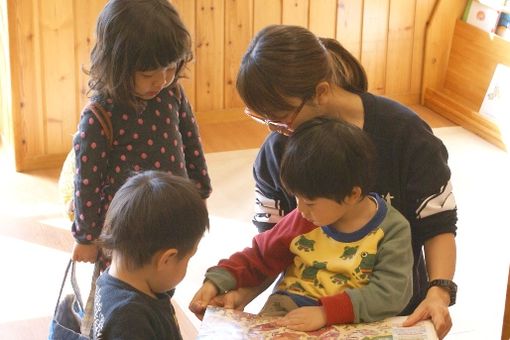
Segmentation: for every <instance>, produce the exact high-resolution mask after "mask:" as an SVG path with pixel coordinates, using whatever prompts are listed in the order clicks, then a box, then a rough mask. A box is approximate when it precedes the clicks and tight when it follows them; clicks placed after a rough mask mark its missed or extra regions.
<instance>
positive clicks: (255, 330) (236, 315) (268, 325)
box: [197, 306, 438, 340]
mask: <svg viewBox="0 0 510 340" xmlns="http://www.w3.org/2000/svg"><path fill="white" fill-rule="evenodd" d="M405 318H406V317H403V316H402V317H393V318H388V319H385V320H382V321H378V322H372V323H362V324H349V325H335V326H329V327H324V328H321V329H319V330H317V331H313V332H300V331H294V330H291V329H288V328H286V327H281V326H277V325H276V324H275V323H274V321H275V320H276V318H268V317H260V316H257V315H255V314H250V313H245V312H240V311H235V310H232V309H223V308H220V307H213V306H209V307H207V310H206V312H205V315H204V319H203V321H202V325H201V326H200V330H199V334H198V336H197V339H200V340H203V339H229V340H231V339H232V340H235V339H243V340H244V339H257V340H259V339H260V340H262V339H279V340H283V339H286V340H301V339H331V340H332V339H339V340H342V339H344V340H358V339H359V340H376V339H377V340H437V339H438V338H437V335H436V332H435V330H434V326H433V325H432V322H430V321H429V320H426V321H420V322H419V323H418V324H416V325H414V326H412V327H402V326H401V325H402V322H403V321H404V320H405Z"/></svg>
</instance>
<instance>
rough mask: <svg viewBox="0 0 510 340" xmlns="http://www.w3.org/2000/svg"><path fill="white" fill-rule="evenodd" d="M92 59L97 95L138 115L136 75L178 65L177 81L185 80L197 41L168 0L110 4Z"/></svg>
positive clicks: (101, 17) (102, 15) (103, 15)
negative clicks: (194, 42)
mask: <svg viewBox="0 0 510 340" xmlns="http://www.w3.org/2000/svg"><path fill="white" fill-rule="evenodd" d="M90 59H91V65H90V70H89V71H88V74H89V75H90V80H89V87H90V90H91V91H92V93H93V95H102V96H107V97H110V98H112V100H113V101H114V102H115V103H117V104H121V105H126V106H127V107H129V108H133V109H135V110H137V111H138V110H140V109H141V107H142V104H141V102H140V101H139V100H138V99H137V98H136V97H135V95H134V75H135V72H137V71H148V70H154V69H157V68H160V67H165V66H167V65H169V64H171V63H173V62H175V63H176V64H177V70H176V76H175V79H176V80H177V79H178V78H179V77H182V75H181V74H182V70H183V68H184V66H185V65H186V63H187V62H189V61H190V60H191V59H193V54H192V52H191V36H190V34H189V32H188V30H187V29H186V27H185V26H184V24H183V23H182V21H181V19H180V17H179V14H178V13H177V11H176V10H175V8H174V7H173V6H172V5H171V4H170V3H169V2H168V0H110V1H109V2H108V3H107V4H106V6H105V7H104V8H103V10H102V11H101V13H100V15H99V18H98V20H97V26H96V44H95V46H94V47H93V49H92V52H91V55H90ZM174 84H175V81H174Z"/></svg>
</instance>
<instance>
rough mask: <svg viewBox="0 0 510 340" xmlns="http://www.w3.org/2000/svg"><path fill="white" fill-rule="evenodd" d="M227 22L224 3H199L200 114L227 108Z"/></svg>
mask: <svg viewBox="0 0 510 340" xmlns="http://www.w3.org/2000/svg"><path fill="white" fill-rule="evenodd" d="M224 19H225V6H224V2H223V1H222V0H197V7H196V22H197V23H200V25H198V26H197V27H196V39H197V45H196V48H197V58H196V86H197V93H198V94H200V95H197V98H196V101H197V102H196V111H198V112H200V111H207V110H213V109H221V108H223V98H224V84H223V81H224V57H225V51H224V41H225V39H224Z"/></svg>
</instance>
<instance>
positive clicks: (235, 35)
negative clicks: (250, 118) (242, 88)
mask: <svg viewBox="0 0 510 340" xmlns="http://www.w3.org/2000/svg"><path fill="white" fill-rule="evenodd" d="M225 14H226V17H225V50H226V51H228V53H225V81H224V84H225V104H224V106H223V107H241V106H243V105H244V104H243V101H242V100H241V98H240V97H239V94H238V93H237V90H236V79H237V72H238V70H239V65H240V64H241V58H242V57H243V55H244V53H245V51H246V48H247V47H248V44H249V42H250V40H251V37H252V35H253V32H252V26H253V22H252V20H253V0H226V2H225Z"/></svg>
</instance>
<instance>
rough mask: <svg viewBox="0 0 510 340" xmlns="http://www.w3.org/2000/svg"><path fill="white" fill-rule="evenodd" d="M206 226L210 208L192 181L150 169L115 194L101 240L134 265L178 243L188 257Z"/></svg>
mask: <svg viewBox="0 0 510 340" xmlns="http://www.w3.org/2000/svg"><path fill="white" fill-rule="evenodd" d="M208 228H209V218H208V214H207V208H206V206H205V203H204V201H203V200H202V198H201V197H200V194H199V192H198V190H197V188H196V187H195V185H194V184H193V183H192V182H191V181H190V180H188V179H185V178H182V177H177V176H173V175H170V174H168V173H166V172H160V171H146V172H143V173H140V174H138V175H135V176H133V177H131V178H129V179H128V180H127V181H126V183H124V185H122V187H121V188H120V189H119V190H118V191H117V193H116V194H115V196H114V198H113V200H112V202H111V204H110V207H109V208H108V211H107V213H106V220H105V224H104V228H103V230H102V233H101V236H100V237H99V241H98V244H99V245H100V246H102V247H103V248H105V249H107V250H115V251H116V252H118V253H119V254H120V255H121V258H122V261H123V263H124V264H125V265H126V266H128V268H131V269H136V268H139V267H141V266H143V265H145V264H147V263H148V262H149V261H150V260H151V258H152V256H153V255H154V254H155V253H156V252H158V251H160V250H165V249H169V248H175V249H177V250H178V253H177V256H178V257H179V258H182V257H184V256H185V255H186V254H188V253H189V252H190V251H191V250H192V249H193V247H194V246H195V244H196V243H197V241H198V240H199V239H200V238H201V237H202V236H203V234H204V232H205V230H206V229H208Z"/></svg>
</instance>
